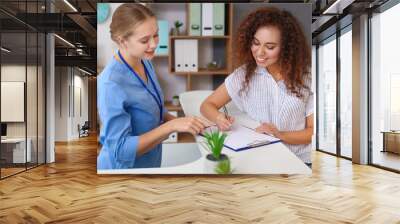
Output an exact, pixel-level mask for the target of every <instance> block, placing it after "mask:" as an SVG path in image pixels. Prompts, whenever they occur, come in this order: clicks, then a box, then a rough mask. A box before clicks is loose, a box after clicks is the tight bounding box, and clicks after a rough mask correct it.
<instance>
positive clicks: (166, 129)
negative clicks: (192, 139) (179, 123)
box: [160, 121, 175, 135]
mask: <svg viewBox="0 0 400 224" xmlns="http://www.w3.org/2000/svg"><path fill="white" fill-rule="evenodd" d="M160 129H161V130H162V133H163V134H164V135H170V134H171V133H172V132H175V130H174V128H173V126H172V123H171V122H169V121H167V122H165V123H164V124H162V125H161V126H160Z"/></svg>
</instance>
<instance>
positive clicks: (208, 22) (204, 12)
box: [201, 3, 213, 36]
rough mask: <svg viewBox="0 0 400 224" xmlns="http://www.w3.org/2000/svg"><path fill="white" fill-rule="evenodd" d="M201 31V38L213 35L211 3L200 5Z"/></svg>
mask: <svg viewBox="0 0 400 224" xmlns="http://www.w3.org/2000/svg"><path fill="white" fill-rule="evenodd" d="M201 25H202V27H201V30H202V33H201V34H202V35H203V36H212V35H213V3H202V5H201Z"/></svg>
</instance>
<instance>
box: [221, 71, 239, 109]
mask: <svg viewBox="0 0 400 224" xmlns="http://www.w3.org/2000/svg"><path fill="white" fill-rule="evenodd" d="M242 73H243V69H242V68H238V69H236V70H235V71H234V72H233V73H232V74H230V75H229V76H228V77H227V78H226V79H225V87H226V90H227V92H228V95H229V96H230V98H231V99H232V101H233V103H234V104H235V105H236V107H237V108H238V109H239V110H241V111H243V103H242V99H241V97H240V95H239V92H240V89H241V86H242V82H243V75H244V74H242Z"/></svg>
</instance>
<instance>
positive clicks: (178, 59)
mask: <svg viewBox="0 0 400 224" xmlns="http://www.w3.org/2000/svg"><path fill="white" fill-rule="evenodd" d="M174 47H175V51H174V53H175V54H174V58H175V71H176V72H183V71H185V68H184V62H183V60H184V58H185V55H184V53H185V40H175V46H174Z"/></svg>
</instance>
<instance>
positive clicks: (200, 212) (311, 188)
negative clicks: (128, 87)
mask: <svg viewBox="0 0 400 224" xmlns="http://www.w3.org/2000/svg"><path fill="white" fill-rule="evenodd" d="M96 152H97V143H96V139H95V138H94V137H90V138H85V139H83V140H81V141H77V142H71V143H69V144H57V147H56V163H55V164H50V165H46V166H41V167H39V168H36V169H33V170H30V171H28V172H26V173H22V174H19V175H16V176H13V177H10V178H7V179H5V180H2V181H0V223H45V222H47V223H223V224H225V223H307V224H308V223H371V224H376V223H384V224H386V223H400V175H399V174H395V173H391V172H387V171H384V170H380V169H377V168H374V167H369V166H359V165H353V164H351V162H350V161H347V160H343V159H337V158H335V157H333V156H330V155H326V154H323V153H318V152H317V153H315V154H314V155H313V170H314V172H313V175H312V176H310V177H308V176H300V175H294V176H282V175H278V176H276V175H273V176H271V175H263V176H256V175H254V176H251V175H241V176H225V177H217V176H195V175H193V176H191V175H187V176H177V175H166V176H161V175H158V176H146V175H139V176H138V175H118V176H113V175H105V176H99V175H97V174H96V155H97V153H96Z"/></svg>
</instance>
